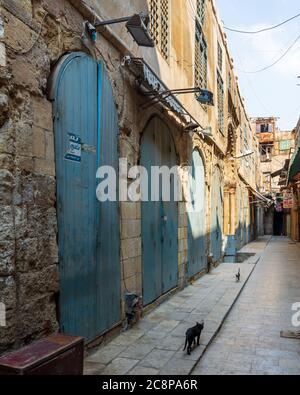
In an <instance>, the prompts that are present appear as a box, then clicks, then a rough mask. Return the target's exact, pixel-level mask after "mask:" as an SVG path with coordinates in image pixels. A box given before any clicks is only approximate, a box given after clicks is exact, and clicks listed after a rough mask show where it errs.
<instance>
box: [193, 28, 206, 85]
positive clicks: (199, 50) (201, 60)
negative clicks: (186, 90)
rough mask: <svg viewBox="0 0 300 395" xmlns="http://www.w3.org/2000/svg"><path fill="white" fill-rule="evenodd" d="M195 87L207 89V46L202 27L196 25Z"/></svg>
mask: <svg viewBox="0 0 300 395" xmlns="http://www.w3.org/2000/svg"><path fill="white" fill-rule="evenodd" d="M195 86H196V87H199V88H201V89H207V45H206V42H205V39H204V36H203V33H202V30H201V28H200V26H199V25H198V24H197V23H196V39H195Z"/></svg>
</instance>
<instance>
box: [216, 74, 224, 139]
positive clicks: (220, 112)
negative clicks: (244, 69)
mask: <svg viewBox="0 0 300 395" xmlns="http://www.w3.org/2000/svg"><path fill="white" fill-rule="evenodd" d="M217 91H218V94H217V96H218V127H219V130H220V131H221V132H222V133H224V83H223V80H222V77H221V75H220V73H219V72H217Z"/></svg>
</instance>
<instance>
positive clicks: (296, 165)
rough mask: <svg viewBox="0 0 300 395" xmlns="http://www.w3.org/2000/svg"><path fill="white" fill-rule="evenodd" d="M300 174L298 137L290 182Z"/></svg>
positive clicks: (299, 143)
mask: <svg viewBox="0 0 300 395" xmlns="http://www.w3.org/2000/svg"><path fill="white" fill-rule="evenodd" d="M298 173H300V137H298V141H297V146H296V150H295V153H294V155H293V157H292V159H291V165H290V170H289V181H292V180H293V178H294V177H296V176H297V174H298Z"/></svg>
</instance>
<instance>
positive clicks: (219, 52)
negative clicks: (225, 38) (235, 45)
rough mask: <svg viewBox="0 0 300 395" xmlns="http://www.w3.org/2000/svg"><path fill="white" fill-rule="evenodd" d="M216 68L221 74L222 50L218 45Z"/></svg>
mask: <svg viewBox="0 0 300 395" xmlns="http://www.w3.org/2000/svg"><path fill="white" fill-rule="evenodd" d="M218 67H219V70H220V72H221V73H222V69H223V50H222V47H221V45H220V44H219V43H218Z"/></svg>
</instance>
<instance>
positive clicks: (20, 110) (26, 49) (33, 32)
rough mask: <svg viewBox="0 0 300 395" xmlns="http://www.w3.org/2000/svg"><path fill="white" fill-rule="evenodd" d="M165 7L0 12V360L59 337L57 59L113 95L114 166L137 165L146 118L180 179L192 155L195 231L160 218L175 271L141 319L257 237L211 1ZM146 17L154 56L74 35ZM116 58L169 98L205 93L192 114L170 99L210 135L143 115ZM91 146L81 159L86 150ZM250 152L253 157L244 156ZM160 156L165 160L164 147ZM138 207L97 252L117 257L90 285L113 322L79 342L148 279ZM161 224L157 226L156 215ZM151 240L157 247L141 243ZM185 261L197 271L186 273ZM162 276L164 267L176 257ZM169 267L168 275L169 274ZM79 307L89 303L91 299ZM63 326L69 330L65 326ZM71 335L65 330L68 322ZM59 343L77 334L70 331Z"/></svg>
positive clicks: (37, 2) (50, 5)
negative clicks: (197, 204) (1, 311)
mask: <svg viewBox="0 0 300 395" xmlns="http://www.w3.org/2000/svg"><path fill="white" fill-rule="evenodd" d="M174 3H175V2H172V1H165V0H149V1H146V0H142V1H141V0H133V1H131V2H124V1H122V2H121V1H119V0H112V1H109V2H105V4H103V3H102V2H98V1H95V0H86V1H84V2H83V1H79V0H69V1H67V0H59V1H58V0H51V1H50V0H24V1H22V2H20V1H17V0H2V1H1V2H0V5H1V8H0V10H1V14H0V40H1V42H0V109H1V111H0V179H1V183H0V210H1V214H0V302H3V303H4V304H5V306H6V322H7V325H6V327H5V328H0V352H4V351H6V350H8V349H11V348H17V347H20V346H21V345H22V344H26V343H29V342H31V341H33V340H34V339H37V338H40V337H42V336H46V335H47V334H49V333H52V332H54V331H56V330H58V329H59V328H60V329H61V330H64V325H62V323H61V315H62V314H64V313H62V311H64V310H63V309H64V306H62V298H63V297H64V296H62V295H65V294H66V293H65V289H64V284H65V283H64V280H66V278H65V277H64V276H65V275H66V273H65V269H66V267H64V269H62V266H63V265H62V261H64V259H67V258H68V257H65V256H64V250H63V249H62V247H61V245H60V236H61V234H62V233H63V231H62V230H61V229H60V225H59V223H60V215H61V214H60V207H61V201H60V200H59V199H57V196H58V195H57V185H58V177H57V172H58V169H59V165H58V158H57V149H56V148H57V145H56V144H57V141H58V134H57V133H58V132H57V130H56V128H57V126H56V125H57V119H58V118H57V117H58V114H57V112H55V110H54V109H55V108H57V107H55V105H56V104H55V94H54V95H51V90H53V89H54V90H55V86H54V85H55V83H54V82H53V81H55V78H56V74H55V73H59V72H62V71H61V70H62V69H61V68H60V67H63V66H61V65H62V64H63V61H64V60H65V61H66V62H67V61H68V60H69V59H71V58H69V56H71V57H72V56H73V55H74V54H75V57H76V54H80V55H78V57H79V58H80V57H82V58H83V59H85V60H86V61H87V64H88V65H91V67H92V68H93V67H94V66H93V65H96V64H97V63H98V64H101V67H102V69H101V70H103V73H104V74H105V75H106V76H107V81H106V84H107V87H108V88H107V89H108V91H107V92H108V93H107V92H106V96H105V95H104V96H103V101H105V100H106V97H107V95H108V94H111V95H112V97H113V101H112V103H113V102H114V104H112V107H114V110H112V108H111V109H110V111H111V112H110V114H111V113H112V112H113V111H115V112H116V119H117V127H118V133H117V135H116V136H117V150H116V152H115V154H114V155H115V157H116V158H126V159H127V160H128V164H129V165H130V166H135V165H139V164H141V162H143V138H144V137H143V136H144V134H145V131H146V130H147V127H148V126H147V125H149V123H150V124H151V122H152V121H151V120H154V121H153V122H154V123H155V125H158V126H157V128H158V132H161V131H163V130H169V133H170V136H169V140H168V141H171V143H170V147H171V145H174V158H175V157H176V163H174V164H177V165H178V166H179V173H180V177H181V179H182V180H184V179H186V178H187V176H188V175H187V173H186V171H187V170H186V166H187V165H189V164H191V161H192V157H193V153H194V152H197V153H195V160H196V161H199V162H201V166H202V168H203V174H202V179H201V182H202V183H203V188H202V192H203V196H202V200H201V201H202V202H203V201H204V203H203V207H202V209H201V210H202V211H201V218H200V222H201V223H200V224H199V223H196V224H195V225H193V224H194V221H195V218H190V217H189V215H188V213H187V209H186V203H185V202H184V201H183V202H179V203H178V206H177V207H175V206H174V207H175V208H172V210H173V211H172V210H171V209H170V213H171V214H170V215H173V214H174V213H175V214H174V215H175V217H174V218H173V219H174V223H175V225H176V227H175V230H174V229H173V230H172V232H175V233H176V237H175V239H174V240H170V243H174V244H173V245H174V246H175V247H174V249H173V252H174V251H175V256H176V262H175V266H176V268H177V269H176V271H177V273H176V275H174V283H172V284H173V285H172V284H171V282H170V285H169V286H167V285H166V284H165V283H166V282H167V280H168V279H165V280H164V281H163V283H164V284H163V285H162V288H161V289H159V290H158V291H157V292H158V295H157V296H158V298H154V297H151V296H149V303H144V307H145V308H147V307H148V305H150V306H152V305H153V303H157V300H160V298H161V297H163V295H164V294H168V293H169V292H173V291H174V290H176V289H178V288H181V287H184V286H185V285H186V284H187V283H188V282H189V281H190V279H191V278H193V277H195V276H198V275H200V274H202V273H203V272H206V271H207V269H208V267H209V264H213V265H214V264H217V263H218V262H220V261H221V260H222V259H223V257H224V255H225V256H226V255H227V256H234V254H235V252H236V250H237V248H239V247H241V246H242V245H243V244H245V243H247V242H249V241H250V240H251V239H252V238H254V237H255V234H256V230H255V228H256V225H255V221H256V215H255V212H254V211H255V210H254V207H255V205H252V204H251V203H252V200H253V196H255V192H256V191H257V189H258V184H259V182H260V180H259V175H258V172H257V166H258V163H257V161H256V158H257V152H258V144H257V140H256V137H255V135H254V134H253V133H252V132H251V125H250V122H249V119H248V117H247V113H246V110H245V104H244V100H243V99H242V96H241V94H240V92H239V87H238V81H237V79H236V78H235V75H234V70H233V61H232V59H231V58H230V54H229V52H228V47H227V41H226V35H225V34H224V32H223V31H222V28H221V24H220V19H219V17H218V14H217V10H216V7H215V4H214V1H212V0H202V1H201V0H199V1H196V0H192V1H190V2H187V1H185V0H178V1H176V6H175V4H174ZM144 11H147V12H149V13H150V30H151V34H152V37H153V39H154V41H155V44H156V46H155V48H141V47H138V46H137V45H136V43H135V42H134V41H133V40H132V38H131V37H130V35H129V34H128V32H127V31H126V28H125V27H124V24H117V25H113V26H111V27H104V28H101V29H99V31H98V38H97V41H96V43H95V44H93V43H91V42H90V41H89V40H88V39H87V37H86V36H85V37H84V38H83V37H82V32H83V29H84V27H83V26H84V22H85V21H87V20H88V21H89V22H90V23H92V24H95V22H97V21H101V20H107V19H111V18H118V17H123V16H124V15H126V16H127V15H133V14H137V13H140V12H144ZM125 56H130V58H132V59H143V61H144V62H145V64H146V65H148V66H149V68H150V70H151V71H152V72H153V73H155V75H156V76H157V77H158V78H159V79H160V80H161V81H162V82H163V84H164V85H165V86H166V87H167V88H168V89H178V88H190V87H195V86H200V87H201V88H203V89H208V90H209V91H211V92H213V94H214V106H204V105H202V104H200V103H199V102H198V101H197V100H196V99H195V95H194V94H187V95H182V96H180V99H179V100H180V101H179V102H180V104H181V105H182V106H184V107H185V109H186V110H187V111H188V113H189V114H190V115H191V116H192V117H193V119H195V120H197V123H198V124H199V125H200V126H201V128H202V129H203V130H204V129H207V128H211V131H212V134H211V135H209V134H208V135H204V136H203V135H201V133H194V134H189V133H185V132H184V128H185V127H186V124H185V123H184V121H183V119H182V117H180V116H179V115H178V113H177V114H176V113H174V112H172V111H170V109H168V108H165V107H163V108H162V107H160V106H158V105H153V106H148V107H147V106H146V107H143V105H144V104H145V97H143V95H141V93H140V92H139V91H137V89H136V78H135V76H134V73H132V72H131V70H130V69H129V68H127V67H126V61H124V57H125ZM125 59H126V58H125ZM127 60H128V58H127ZM93 62H94V63H93ZM59 70H60V71H59ZM152 75H153V74H152ZM61 78H63V77H61ZM76 84H77V80H76V79H75V80H74V85H76ZM82 89H84V88H82ZM75 99H77V98H76V97H72V95H70V96H69V97H67V98H66V100H70V102H72V100H75ZM100 99H101V98H100ZM86 100H88V96H87V97H86V98H85V101H86ZM53 101H54V103H53ZM68 103H69V102H68ZM98 104H99V102H98ZM74 116H75V114H74ZM154 123H153V125H154ZM151 125H152V124H151ZM153 125H152V126H153ZM153 127H154V126H153ZM108 135H110V134H108ZM55 141H56V143H55ZM149 144H150V143H149ZM162 144H163V143H162ZM168 144H169V143H168ZM150 145H151V144H150ZM55 147H56V148H55ZM92 148H93V147H92ZM163 148H164V147H162V149H163ZM89 149H90V152H89V153H90V154H93V149H91V148H89ZM172 149H173V148H172ZM86 150H87V151H88V148H86ZM170 150H171V148H170ZM248 150H251V151H253V154H251V155H250V156H245V152H246V151H248ZM147 152H149V151H147V150H146V153H147ZM166 152H167V153H165V155H168V152H169V151H168V149H167V150H166ZM145 158H146V157H145ZM100 159H101V158H100ZM145 161H146V159H145ZM174 161H175V159H174ZM95 176H96V175H95ZM94 178H95V177H94ZM127 181H128V182H129V183H130V182H132V180H127ZM196 181H197V182H198V181H199V180H196ZM199 182H200V181H199ZM183 185H184V182H183ZM86 188H87V189H89V185H87V187H86ZM183 188H184V187H183ZM94 198H95V199H96V196H95V197H94ZM145 210H146V208H145V206H143V204H142V203H141V202H130V201H127V202H120V203H119V204H118V207H117V211H116V213H117V222H116V226H117V227H118V229H119V231H118V232H119V233H118V232H117V233H118V237H117V238H118V242H117V244H115V245H110V247H109V248H110V250H112V249H117V250H118V251H117V256H118V257H119V259H116V260H114V262H113V265H114V268H115V271H116V273H117V274H116V277H115V278H110V277H109V276H112V274H111V272H110V271H109V270H108V269H107V268H106V269H107V270H108V271H107V273H108V275H107V276H108V277H107V278H104V279H103V278H100V277H99V281H100V284H101V287H102V288H105V282H108V283H110V281H111V282H113V284H114V287H116V289H117V288H118V290H117V291H116V293H115V294H114V296H113V297H114V298H116V299H113V303H115V304H116V305H118V306H117V307H118V308H116V313H115V314H116V317H117V318H115V319H113V318H112V317H109V320H108V321H107V322H109V323H107V324H105V325H104V327H103V328H104V329H103V328H102V327H101V328H102V329H97V324H94V323H93V324H91V325H95V326H96V327H95V328H93V329H94V332H93V331H92V332H91V333H93V334H92V335H91V336H90V338H89V339H88V340H89V341H90V340H95V338H97V337H100V336H102V335H104V334H105V333H107V332H109V331H110V330H111V329H112V328H115V327H118V325H120V323H121V322H122V321H123V320H124V318H125V303H124V300H125V298H124V294H125V293H130V292H133V293H135V294H138V295H142V296H144V293H145V287H146V286H145V282H146V281H147V278H148V277H147V272H145V259H146V257H147V252H146V253H145V249H146V248H147V243H146V242H145V239H144V238H145V235H144V234H143V232H145V220H144V222H143V215H144V214H143V213H145ZM174 210H175V211H174ZM82 214H83V213H80V214H79V215H82ZM74 215H75V212H74ZM164 218H165V221H166V222H168V218H167V216H164ZM198 222H199V221H198ZM146 225H147V222H146ZM109 226H110V228H109V229H111V228H112V227H111V224H110V225H109ZM159 226H162V225H159ZM193 226H195V227H197V229H198V228H199V229H198V231H199V232H200V234H199V235H198V236H197V237H198V239H199V243H200V242H201V243H202V244H201V249H200V250H199V246H198V247H197V245H195V240H194V239H195V238H194V234H193V229H192V228H193ZM115 229H116V228H115ZM146 229H147V227H146ZM112 231H113V228H112ZM103 232H104V233H105V230H104V231H103ZM107 232H108V233H109V231H107ZM74 234H75V236H74V238H75V239H76V237H77V236H76V232H75V233H74ZM84 237H85V235H84V236H83V238H81V241H82V240H85V239H84ZM86 237H87V235H86ZM74 238H73V241H74V240H75V239H74ZM87 239H88V237H87ZM198 239H197V240H198ZM108 240H110V237H108ZM152 242H153V243H155V242H154V241H153V240H152V239H151V243H152ZM103 248H104V247H103ZM194 250H195V251H196V250H197V251H198V252H195V254H196V253H199V254H200V255H201V259H202V264H201V265H199V266H197V265H198V262H197V259H198V258H197V257H193V256H192V254H193V253H192V251H194ZM173 252H172V253H173ZM149 253H151V250H150V251H149ZM196 258H197V259H196ZM78 259H79V260H80V257H79V258H78ZM103 259H104V260H105V258H103ZM193 259H194V262H195V269H194V270H191V269H190V265H191V263H190V262H191V261H192V260H193ZM199 259H200V258H199ZM166 260H168V257H166ZM98 264H99V262H98ZM108 264H109V262H108V263H107V265H108ZM170 265H174V259H172V260H171V262H170ZM170 267H171V266H170ZM106 269H105V270H106ZM148 269H149V268H148ZM174 270H175V269H174ZM174 270H173V269H170V273H169V274H170V277H172V276H171V275H172V273H173V272H174ZM105 273H106V272H105ZM167 277H168V276H167ZM68 280H69V279H68ZM77 281H78V283H76V284H75V286H76V287H77V288H76V289H84V287H85V285H84V284H85V283H84V282H80V278H79V279H77ZM89 281H93V280H92V279H89ZM154 281H157V279H154ZM170 281H171V280H170ZM97 287H98V285H97ZM97 289H98V288H97ZM149 289H150V291H151V284H150V285H149ZM85 291H86V293H87V294H91V292H90V291H89V290H85ZM150 291H149V292H150ZM74 292H75V291H74ZM105 295H106V296H105ZM105 295H104V294H103V295H102V296H101V297H102V298H104V299H101V300H102V306H103V305H104V304H107V305H108V306H110V303H112V300H111V299H105V297H106V298H108V295H109V290H108V291H107V294H105ZM116 295H117V296H116ZM85 296H86V297H88V296H87V295H85ZM89 297H91V298H92V299H93V295H92V296H91V295H89ZM153 298H154V299H153ZM75 302H76V300H75ZM68 307H70V306H68ZM79 307H80V308H83V306H79ZM72 308H74V306H73V307H72ZM80 308H78V310H80ZM75 309H76V306H75ZM73 313H74V311H73ZM66 314H67V313H66ZM74 314H75V313H74ZM107 314H109V313H107ZM70 317H71V316H70V315H69V316H68V318H67V320H69V321H70V320H72V317H71V318H70ZM104 320H105V319H104ZM69 324H70V327H72V322H71V323H70V322H69ZM100 326H101V325H100ZM97 330H98V332H97ZM65 331H67V332H68V330H67V329H65ZM69 332H72V333H74V334H79V335H80V334H83V335H84V334H85V333H82V332H81V331H80V330H78V331H77V330H76V329H75V330H73V331H72V330H69ZM83 332H84V331H83ZM95 334H96V335H97V336H96V335H95Z"/></svg>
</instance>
